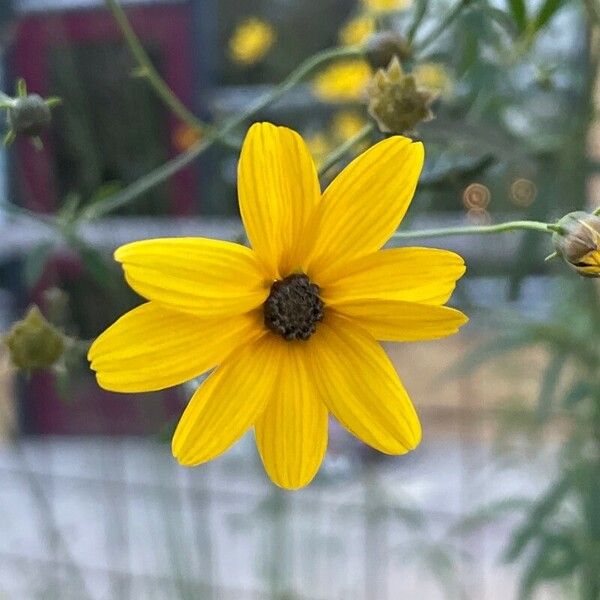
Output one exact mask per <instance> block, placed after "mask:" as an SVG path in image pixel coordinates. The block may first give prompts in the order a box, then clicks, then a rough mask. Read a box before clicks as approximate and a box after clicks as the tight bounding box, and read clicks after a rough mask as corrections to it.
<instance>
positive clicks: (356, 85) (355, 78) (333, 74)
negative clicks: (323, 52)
mask: <svg viewBox="0 0 600 600" xmlns="http://www.w3.org/2000/svg"><path fill="white" fill-rule="evenodd" d="M370 78H371V67H369V65H368V64H367V63H366V62H365V61H364V60H360V59H352V60H344V61H340V62H338V63H335V64H333V65H331V66H330V67H328V68H326V69H324V70H323V71H322V72H321V73H319V74H318V75H317V76H316V77H315V80H314V82H313V90H314V93H315V95H316V96H317V98H319V99H320V100H324V101H326V102H344V101H349V100H360V99H361V98H362V96H364V94H365V90H366V88H367V85H368V84H369V80H370Z"/></svg>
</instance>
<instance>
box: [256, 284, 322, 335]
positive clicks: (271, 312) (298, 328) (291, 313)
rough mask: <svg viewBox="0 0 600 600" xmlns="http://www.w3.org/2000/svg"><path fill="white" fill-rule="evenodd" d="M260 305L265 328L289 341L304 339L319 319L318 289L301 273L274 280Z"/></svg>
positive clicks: (320, 317) (320, 314)
mask: <svg viewBox="0 0 600 600" xmlns="http://www.w3.org/2000/svg"><path fill="white" fill-rule="evenodd" d="M264 306H265V325H266V326H267V327H268V328H269V329H270V330H271V331H272V332H273V333H277V334H279V335H280V336H281V337H282V338H284V339H286V340H290V341H291V340H307V339H308V338H309V337H310V336H311V335H312V334H313V333H314V332H315V331H316V329H317V323H318V322H319V321H322V320H323V301H322V300H321V298H319V286H318V285H315V284H314V283H311V282H310V279H309V278H308V277H307V276H306V275H304V274H303V273H298V274H294V275H290V276H288V277H286V278H285V279H282V280H281V281H276V282H275V283H274V284H273V285H272V286H271V293H270V294H269V297H268V298H267V301H266V302H265V305H264Z"/></svg>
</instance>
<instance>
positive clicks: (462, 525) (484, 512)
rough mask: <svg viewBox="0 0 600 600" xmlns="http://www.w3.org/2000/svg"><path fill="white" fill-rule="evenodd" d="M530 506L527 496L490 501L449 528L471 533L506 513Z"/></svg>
mask: <svg viewBox="0 0 600 600" xmlns="http://www.w3.org/2000/svg"><path fill="white" fill-rule="evenodd" d="M530 506H531V500H529V499H527V498H503V499H502V500H498V501H496V502H491V503H489V504H487V505H485V506H482V507H481V508H479V509H477V510H476V511H474V512H472V513H471V514H470V515H467V516H466V517H463V518H462V519H461V520H460V521H458V523H456V524H455V525H454V526H453V527H452V528H451V533H453V534H456V535H465V534H469V533H473V532H475V531H477V530H479V529H481V528H482V527H485V526H487V525H489V524H490V523H493V522H494V521H496V520H498V519H501V518H502V517H504V516H506V515H508V514H511V513H514V512H519V511H522V510H525V509H527V508H529V507H530Z"/></svg>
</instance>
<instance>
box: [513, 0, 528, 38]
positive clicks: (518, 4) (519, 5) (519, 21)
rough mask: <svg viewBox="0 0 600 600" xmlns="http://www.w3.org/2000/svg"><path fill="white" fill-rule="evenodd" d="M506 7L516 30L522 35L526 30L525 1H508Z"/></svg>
mask: <svg viewBox="0 0 600 600" xmlns="http://www.w3.org/2000/svg"><path fill="white" fill-rule="evenodd" d="M508 6H509V8H510V14H511V15H512V17H513V20H514V22H515V24H516V26H517V29H518V30H519V32H521V33H523V32H524V31H525V29H527V6H526V5H525V0H508Z"/></svg>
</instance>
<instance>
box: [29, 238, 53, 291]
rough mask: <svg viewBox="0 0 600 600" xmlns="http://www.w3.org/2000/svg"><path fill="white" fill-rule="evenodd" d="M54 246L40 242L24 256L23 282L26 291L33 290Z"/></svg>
mask: <svg viewBox="0 0 600 600" xmlns="http://www.w3.org/2000/svg"><path fill="white" fill-rule="evenodd" d="M53 248H54V244H52V243H51V242H42V243H41V244H38V245H37V246H35V247H34V248H33V249H32V250H31V251H30V252H29V253H28V254H27V255H26V256H25V261H24V263H23V281H24V283H25V286H26V287H27V289H31V288H33V287H34V286H35V285H36V284H37V282H38V281H39V279H40V277H41V276H42V274H43V272H44V267H45V266H46V264H47V263H48V259H49V258H50V256H51V253H52V249H53Z"/></svg>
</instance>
